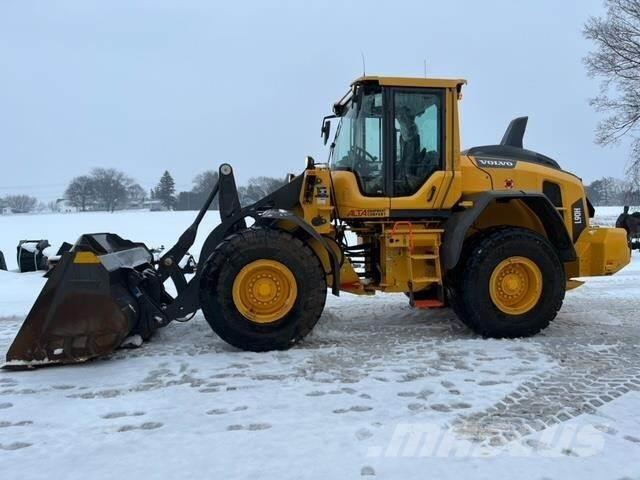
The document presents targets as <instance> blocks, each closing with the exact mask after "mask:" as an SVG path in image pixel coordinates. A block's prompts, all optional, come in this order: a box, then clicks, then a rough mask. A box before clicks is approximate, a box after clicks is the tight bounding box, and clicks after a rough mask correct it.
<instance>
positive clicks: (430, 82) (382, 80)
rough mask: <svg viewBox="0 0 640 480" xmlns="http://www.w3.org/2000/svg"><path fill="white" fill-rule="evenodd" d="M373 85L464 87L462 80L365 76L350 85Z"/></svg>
mask: <svg viewBox="0 0 640 480" xmlns="http://www.w3.org/2000/svg"><path fill="white" fill-rule="evenodd" d="M365 83H369V84H371V83H375V84H378V85H382V86H388V87H422V88H457V89H460V88H461V87H462V85H466V83H467V81H466V80H464V79H462V78H419V77H378V76H371V75H366V76H364V77H359V78H356V79H355V80H354V81H353V83H352V85H362V84H365Z"/></svg>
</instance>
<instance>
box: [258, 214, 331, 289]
mask: <svg viewBox="0 0 640 480" xmlns="http://www.w3.org/2000/svg"><path fill="white" fill-rule="evenodd" d="M255 219H256V224H258V225H266V226H269V225H272V224H276V223H278V222H279V221H287V222H291V223H293V224H295V225H296V226H297V227H298V228H300V229H301V230H302V231H303V232H304V233H306V234H307V235H308V236H309V237H311V238H313V239H315V240H317V241H318V242H319V243H320V245H321V246H322V248H324V249H325V250H326V252H327V255H329V259H330V262H331V278H332V279H333V281H332V285H331V293H333V294H334V295H335V296H339V295H340V259H339V258H338V256H337V255H336V252H335V251H334V250H333V248H331V246H330V245H329V244H328V243H327V240H326V239H325V238H324V237H323V236H322V235H320V234H319V233H318V232H317V231H316V230H315V229H314V228H313V227H312V226H311V225H309V224H308V223H307V222H305V220H304V219H303V218H300V217H299V216H298V215H296V214H295V213H293V212H292V211H291V210H282V209H272V210H266V211H264V212H262V213H260V214H259V215H258V216H256V217H255Z"/></svg>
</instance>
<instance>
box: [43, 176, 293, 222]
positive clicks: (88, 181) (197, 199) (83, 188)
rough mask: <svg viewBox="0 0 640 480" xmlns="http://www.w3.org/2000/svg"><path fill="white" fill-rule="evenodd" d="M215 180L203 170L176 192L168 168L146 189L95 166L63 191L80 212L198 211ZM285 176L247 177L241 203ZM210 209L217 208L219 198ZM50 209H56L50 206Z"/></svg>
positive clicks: (268, 189) (272, 187)
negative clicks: (129, 210)
mask: <svg viewBox="0 0 640 480" xmlns="http://www.w3.org/2000/svg"><path fill="white" fill-rule="evenodd" d="M217 181H218V172H216V171H214V170H206V171H204V172H202V173H200V174H198V175H196V177H195V178H194V179H193V182H192V183H193V187H192V188H191V190H189V191H183V192H179V193H178V192H176V184H175V180H174V179H173V177H172V175H171V173H170V172H169V171H167V170H165V172H164V173H163V174H162V176H161V177H160V180H159V181H158V183H157V185H156V186H155V187H154V188H152V189H151V190H150V191H149V192H147V191H146V190H145V189H143V188H142V187H141V186H140V185H139V184H138V183H136V182H135V181H134V180H133V179H132V178H130V177H128V176H127V175H125V174H124V173H123V172H121V171H119V170H116V169H113V168H106V169H105V168H95V169H93V170H92V171H91V173H90V174H89V175H81V176H79V177H75V178H74V179H72V180H71V182H70V183H69V185H68V187H67V189H66V190H65V194H64V199H65V200H66V201H67V202H69V204H70V205H72V206H73V207H75V208H77V209H78V210H79V211H82V212H84V211H87V210H93V211H96V210H103V211H104V210H106V211H111V212H113V211H114V210H120V209H126V208H141V207H144V206H148V207H151V208H152V209H164V210H199V209H200V208H201V207H202V205H203V204H204V202H205V200H206V199H207V197H208V196H209V193H210V192H211V190H212V189H213V187H214V185H215V184H216V183H217ZM284 183H285V180H284V179H278V178H272V177H254V178H250V179H249V181H248V182H247V184H246V185H241V186H239V187H238V196H239V197H240V203H241V204H242V205H248V204H251V203H253V202H256V201H258V200H259V199H261V198H263V197H264V196H266V195H268V194H269V193H271V192H273V191H274V190H277V189H278V188H280V187H281V186H282V185H284ZM210 208H211V209H217V208H218V199H217V198H216V199H215V200H214V202H213V203H212V205H211V207H210ZM52 209H55V208H54V207H52Z"/></svg>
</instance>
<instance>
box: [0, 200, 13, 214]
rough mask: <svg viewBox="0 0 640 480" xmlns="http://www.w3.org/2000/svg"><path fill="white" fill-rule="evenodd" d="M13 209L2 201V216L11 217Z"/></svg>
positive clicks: (0, 209) (0, 202)
mask: <svg viewBox="0 0 640 480" xmlns="http://www.w3.org/2000/svg"><path fill="white" fill-rule="evenodd" d="M12 213H13V212H12V211H11V208H10V207H9V206H8V205H7V204H6V203H5V202H3V201H2V200H0V215H11V214H12Z"/></svg>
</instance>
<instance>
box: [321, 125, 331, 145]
mask: <svg viewBox="0 0 640 480" xmlns="http://www.w3.org/2000/svg"><path fill="white" fill-rule="evenodd" d="M330 134H331V122H330V121H329V120H325V121H324V123H323V124H322V130H321V135H322V140H323V142H324V144H325V145H326V144H327V142H328V141H329V135H330Z"/></svg>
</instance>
